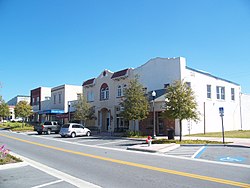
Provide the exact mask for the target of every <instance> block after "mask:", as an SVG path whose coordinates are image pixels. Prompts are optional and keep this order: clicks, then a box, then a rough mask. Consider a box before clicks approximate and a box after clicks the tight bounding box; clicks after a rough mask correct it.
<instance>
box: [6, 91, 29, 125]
mask: <svg viewBox="0 0 250 188" xmlns="http://www.w3.org/2000/svg"><path fill="white" fill-rule="evenodd" d="M20 101H26V102H27V103H28V104H30V96H26V95H17V96H16V97H14V98H12V99H11V100H9V101H8V102H7V104H8V106H9V110H10V116H9V117H8V119H9V120H12V119H15V118H16V116H15V110H14V109H15V107H16V105H17V104H18V103H19V102H20Z"/></svg>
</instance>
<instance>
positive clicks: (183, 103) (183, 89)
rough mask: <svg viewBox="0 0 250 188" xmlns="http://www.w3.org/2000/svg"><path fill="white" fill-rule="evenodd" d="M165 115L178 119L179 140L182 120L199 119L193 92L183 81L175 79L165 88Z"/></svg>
mask: <svg viewBox="0 0 250 188" xmlns="http://www.w3.org/2000/svg"><path fill="white" fill-rule="evenodd" d="M165 115H166V116H167V117H168V118H170V119H179V121H180V141H181V139H182V120H185V119H186V120H194V121H198V120H199V112H198V111H197V103H196V101H195V96H194V92H193V91H192V89H191V87H190V86H188V85H187V84H186V83H184V82H183V81H175V82H174V83H173V84H172V85H170V86H169V87H168V88H167V94H166V111H165Z"/></svg>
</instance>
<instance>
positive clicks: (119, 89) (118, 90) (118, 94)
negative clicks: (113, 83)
mask: <svg viewBox="0 0 250 188" xmlns="http://www.w3.org/2000/svg"><path fill="white" fill-rule="evenodd" d="M121 96H122V86H118V87H117V97H121Z"/></svg>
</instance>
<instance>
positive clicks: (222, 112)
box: [219, 107, 224, 116]
mask: <svg viewBox="0 0 250 188" xmlns="http://www.w3.org/2000/svg"><path fill="white" fill-rule="evenodd" d="M219 112H220V115H221V116H224V108H223V107H220V108H219Z"/></svg>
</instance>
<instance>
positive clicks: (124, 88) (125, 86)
mask: <svg viewBox="0 0 250 188" xmlns="http://www.w3.org/2000/svg"><path fill="white" fill-rule="evenodd" d="M126 89H127V85H126V84H124V85H123V88H122V96H124V94H125V90H126Z"/></svg>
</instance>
